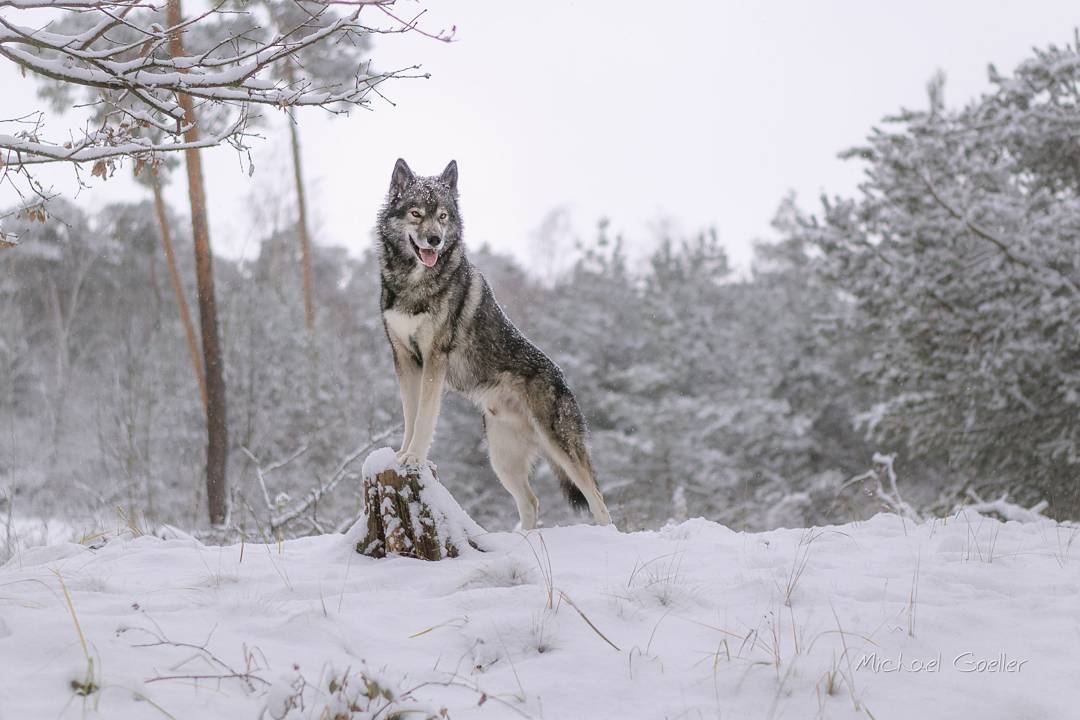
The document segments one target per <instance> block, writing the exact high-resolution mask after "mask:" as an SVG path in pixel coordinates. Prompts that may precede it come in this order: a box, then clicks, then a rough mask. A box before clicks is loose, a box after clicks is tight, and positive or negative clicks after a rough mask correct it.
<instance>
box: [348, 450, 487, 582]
mask: <svg viewBox="0 0 1080 720" xmlns="http://www.w3.org/2000/svg"><path fill="white" fill-rule="evenodd" d="M361 474H362V475H363V478H364V513H363V514H362V515H361V516H360V518H359V519H358V520H357V522H356V525H355V526H354V533H355V535H354V537H357V538H358V539H357V542H356V551H357V552H358V553H361V554H362V555H369V556H371V557H376V558H381V557H386V556H387V555H402V556H405V557H414V558H420V559H422V560H442V559H443V558H445V557H457V556H458V555H460V554H461V553H462V552H469V551H471V550H476V549H479V547H478V546H477V544H476V540H475V539H476V538H477V537H479V536H480V535H483V534H484V529H483V528H481V527H480V526H479V525H477V524H476V522H474V521H473V519H472V518H471V517H469V516H468V515H467V514H466V513H465V511H464V510H462V509H461V506H460V505H458V503H457V501H456V500H454V498H453V496H451V495H450V492H449V491H448V490H447V489H446V488H445V487H443V486H442V484H441V483H440V482H439V480H438V478H437V477H436V476H435V467H434V465H432V464H431V463H428V464H426V465H423V466H411V465H410V466H404V465H399V464H398V462H397V459H396V457H395V453H394V451H393V449H391V448H385V447H384V448H380V449H378V450H376V451H375V452H373V453H371V454H370V455H368V457H367V459H366V460H365V461H364V468H363V470H362V471H361Z"/></svg>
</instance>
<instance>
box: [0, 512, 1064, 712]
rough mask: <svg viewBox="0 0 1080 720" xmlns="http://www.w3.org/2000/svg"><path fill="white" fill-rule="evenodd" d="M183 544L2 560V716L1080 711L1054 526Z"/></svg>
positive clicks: (181, 539) (126, 538) (121, 539)
mask: <svg viewBox="0 0 1080 720" xmlns="http://www.w3.org/2000/svg"><path fill="white" fill-rule="evenodd" d="M166 535H167V537H168V539H160V538H157V537H151V536H140V537H132V536H131V534H130V533H126V534H117V535H114V536H113V537H112V538H111V539H110V540H109V542H107V543H106V544H105V545H104V546H103V547H100V548H99V549H97V550H91V549H89V548H87V547H84V546H81V545H77V544H71V543H68V544H54V545H51V546H45V547H37V548H30V549H26V550H23V551H22V552H20V553H19V554H18V555H17V556H16V557H15V558H13V559H12V560H11V561H10V562H9V563H8V564H7V565H5V566H4V567H3V568H2V569H0V668H2V671H0V720H12V719H16V718H17V719H22V718H54V717H102V718H110V719H116V720H125V719H128V718H162V717H175V718H178V719H186V718H226V717H227V718H257V717H266V718H269V717H273V718H281V717H288V718H321V717H343V718H348V719H353V720H369V719H370V720H374V719H375V718H387V717H393V714H392V711H393V710H395V709H400V710H405V709H412V710H416V709H420V710H426V712H427V713H428V714H431V715H435V716H438V713H439V712H440V711H441V710H443V709H446V711H447V713H448V714H449V716H450V717H453V718H513V717H530V718H552V719H554V718H559V719H562V718H670V719H674V718H716V717H722V718H813V717H824V718H856V717H863V718H871V717H872V718H875V719H876V720H888V719H889V718H913V717H917V718H976V717H977V718H980V719H990V720H992V719H996V718H1001V719H1002V720H1005V719H1009V720H1013V719H1017V718H1031V719H1038V718H1046V719H1055V720H1056V719H1062V720H1064V719H1065V718H1071V717H1075V708H1076V707H1078V706H1080V684H1078V683H1076V671H1077V665H1078V660H1080V652H1078V651H1077V650H1076V647H1077V641H1078V640H1080V600H1078V596H1080V550H1078V549H1077V548H1076V545H1077V544H1080V543H1076V542H1074V541H1075V540H1076V538H1077V529H1076V528H1073V527H1068V526H1063V525H1058V524H1054V523H1051V522H1045V521H1044V522H1038V523H1024V524H1021V523H1017V522H1008V523H1001V522H998V521H996V520H992V519H989V518H984V517H982V516H979V515H976V514H974V513H963V514H961V515H959V516H954V517H950V518H948V519H944V520H941V519H939V520H935V521H931V522H928V523H926V524H923V525H919V526H914V525H912V524H911V523H905V522H903V521H902V520H901V519H900V518H898V517H897V516H894V515H878V516H876V517H874V518H872V519H871V520H869V521H866V522H860V523H851V524H847V525H842V526H832V527H826V528H815V529H811V530H785V529H781V530H775V531H771V532H765V533H753V534H751V533H737V532H733V531H731V530H728V529H726V528H724V527H722V526H720V525H717V524H715V523H712V522H708V521H705V520H700V519H698V520H690V521H687V522H684V523H682V524H679V525H671V526H668V527H666V528H664V529H662V530H660V531H655V532H638V533H631V534H624V533H620V532H618V531H616V530H615V529H614V528H610V527H607V528H605V527H594V526H585V525H581V526H573V527H553V528H546V529H543V530H541V531H538V532H532V533H529V534H527V535H521V534H512V533H493V534H489V535H486V536H484V538H483V541H482V547H483V548H484V549H485V550H486V552H470V553H467V554H465V555H464V556H463V557H460V558H456V559H451V560H444V561H441V562H437V563H426V562H423V561H418V560H411V559H406V558H390V559H384V560H373V559H370V558H366V557H362V556H360V555H357V554H356V553H355V552H353V550H352V547H351V545H350V542H351V538H350V537H349V536H342V535H326V536H322V537H311V538H303V539H298V540H290V541H286V542H284V543H282V544H281V545H279V546H275V545H246V546H240V545H235V546H230V547H208V546H204V545H202V544H200V543H199V542H198V541H196V540H194V539H193V538H190V537H187V536H184V535H183V534H182V533H178V532H176V531H171V532H169V533H167V534H166ZM69 597H70V602H69V600H68V598H69ZM74 618H77V622H78V629H77V628H76V623H75V620H74ZM80 635H81V637H82V638H83V639H84V640H85V648H86V650H85V652H84V649H83V640H81V639H80ZM88 657H89V658H90V660H91V661H92V664H91V663H88V660H87V658H88ZM935 660H937V661H938V662H937V663H936V664H935V662H934V661H935ZM80 693H84V694H80ZM365 695H371V696H373V699H369V698H367V697H365ZM423 716H424V714H406V715H403V716H402V717H423Z"/></svg>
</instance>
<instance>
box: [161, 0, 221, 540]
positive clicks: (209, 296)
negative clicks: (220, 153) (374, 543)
mask: <svg viewBox="0 0 1080 720" xmlns="http://www.w3.org/2000/svg"><path fill="white" fill-rule="evenodd" d="M182 17H183V15H182V12H181V8H180V0H168V8H167V18H166V21H167V22H168V24H169V26H170V27H172V28H175V27H176V26H178V25H179V24H180V23H181V21H182V20H181V18H182ZM169 53H170V54H171V55H172V56H173V57H174V58H179V57H183V56H184V54H185V53H184V43H183V39H182V38H181V33H180V31H176V32H173V33H172V35H171V36H170V38H169ZM177 102H178V103H179V104H180V107H181V108H182V109H183V111H184V115H185V116H186V122H187V123H189V124H190V127H189V128H188V129H187V130H186V131H185V132H184V140H185V141H186V142H189V143H194V142H197V141H198V139H199V130H198V126H197V124H196V121H197V118H196V115H195V107H194V103H193V102H192V99H191V96H190V95H187V94H184V93H178V94H177ZM184 161H185V164H186V166H187V178H188V199H189V201H190V203H191V236H192V239H193V240H194V246H195V284H196V294H197V297H198V302H199V321H200V325H201V329H202V349H203V368H204V370H205V372H206V434H207V443H206V504H207V508H208V510H209V514H210V522H211V524H213V525H221V524H223V523H225V521H226V516H227V514H228V484H227V483H228V477H227V475H226V469H227V463H228V450H229V436H228V425H227V422H226V415H225V374H224V363H223V360H222V352H221V340H220V338H219V336H218V320H217V300H216V298H215V296H214V267H213V254H212V252H211V250H210V226H209V222H208V220H207V217H206V191H205V189H204V186H203V173H202V157H201V156H200V155H199V151H198V150H197V149H188V150H185V151H184Z"/></svg>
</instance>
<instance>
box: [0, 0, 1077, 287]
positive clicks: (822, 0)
mask: <svg viewBox="0 0 1080 720" xmlns="http://www.w3.org/2000/svg"><path fill="white" fill-rule="evenodd" d="M417 7H419V6H417V5H414V4H413V3H410V2H399V4H398V11H399V12H401V13H408V12H410V11H411V10H413V9H414V8H417ZM429 7H430V8H431V10H430V12H429V15H428V24H427V26H428V27H429V28H431V29H438V28H439V27H443V26H447V27H448V26H449V25H451V24H456V25H457V28H458V31H457V36H456V41H455V42H454V43H451V44H443V43H439V42H435V41H432V40H428V39H425V38H423V37H420V36H416V35H414V36H411V37H410V36H391V37H385V38H382V39H380V40H379V41H378V42H377V44H376V46H375V50H374V53H373V58H374V60H375V63H376V64H377V65H379V66H381V67H383V68H390V67H395V66H400V65H407V64H412V63H421V64H422V65H423V67H424V69H425V70H426V71H428V72H430V73H431V79H430V80H414V81H402V82H400V83H398V84H397V85H394V86H392V87H391V86H384V89H386V92H387V93H388V94H389V96H390V97H391V99H392V100H393V101H394V102H395V103H396V106H391V105H389V104H387V103H382V102H377V103H376V104H375V105H374V111H373V112H364V111H357V112H354V113H353V114H352V115H351V116H350V117H343V118H328V117H326V116H325V115H324V114H321V113H320V111H318V110H305V111H303V112H302V113H301V115H300V119H301V125H300V130H301V135H302V141H303V145H304V161H305V163H306V168H305V171H306V176H307V180H308V184H309V195H310V198H311V205H312V215H313V218H314V222H313V224H314V225H315V226H316V227H315V230H316V238H317V241H318V242H320V243H326V244H340V245H345V246H347V247H349V248H350V249H352V250H354V251H360V250H361V249H362V248H364V247H366V246H367V245H368V244H369V243H370V242H371V240H370V237H371V236H370V229H371V226H372V224H373V221H374V217H375V213H376V211H377V209H378V206H379V204H380V203H381V201H382V197H383V195H384V193H385V190H386V186H387V184H388V181H389V177H390V171H391V168H392V167H393V163H394V160H395V158H397V157H399V156H401V157H404V158H406V159H407V160H408V161H409V163H410V164H411V165H412V167H413V168H414V170H416V171H417V172H419V173H422V174H434V173H437V172H439V171H441V170H442V168H443V167H444V165H445V164H446V162H447V161H449V160H450V159H451V158H456V159H457V161H458V163H459V165H460V171H461V181H460V188H461V193H462V205H463V212H464V216H465V220H466V228H467V229H466V239H467V242H469V243H471V244H474V245H479V244H480V243H484V242H486V243H490V244H491V245H492V246H493V247H495V248H496V249H501V250H505V251H509V252H512V253H514V254H515V255H517V256H518V257H519V258H521V259H522V260H523V261H525V262H527V263H529V264H531V265H532V266H533V267H534V268H535V269H538V270H541V271H544V270H547V269H549V268H550V266H551V263H552V256H553V254H555V253H559V254H563V253H565V251H566V248H565V247H555V248H553V247H550V246H548V245H547V244H546V242H545V241H543V240H542V239H541V238H540V237H538V235H537V233H536V229H537V228H538V226H539V225H540V224H541V223H542V222H543V220H544V218H545V217H546V216H547V215H548V214H549V213H550V212H551V211H552V210H553V209H555V208H559V207H564V208H566V209H567V211H568V213H569V217H570V218H571V222H572V226H573V228H574V231H575V232H576V233H577V234H578V235H579V236H581V237H583V238H585V239H588V238H591V237H593V234H594V231H593V227H594V225H595V222H596V220H597V218H599V217H601V216H607V217H609V218H610V219H611V221H612V224H613V227H614V228H615V229H616V230H618V231H621V232H622V233H623V234H624V235H625V236H626V238H627V240H628V243H629V244H630V245H631V246H632V247H633V248H637V249H638V250H639V251H643V250H644V249H647V247H648V246H649V244H650V243H652V242H654V240H655V237H656V234H657V229H658V228H660V227H663V226H667V227H670V228H672V229H674V230H676V231H683V232H694V231H697V230H699V229H702V228H705V227H709V226H713V227H715V228H716V229H717V231H718V232H719V234H720V237H721V239H722V240H723V242H724V243H725V244H726V246H727V247H728V248H729V249H730V252H731V254H732V256H733V258H734V259H735V261H736V263H737V264H739V265H741V266H743V267H746V266H747V265H748V263H749V258H750V244H751V242H752V240H753V239H754V238H760V237H768V236H769V221H770V219H771V217H772V215H773V212H774V210H775V209H776V207H777V204H778V202H779V201H780V199H781V198H782V197H783V195H784V194H785V193H786V192H788V191H789V190H794V191H795V192H796V193H797V194H798V196H799V198H800V200H801V203H802V204H803V205H804V206H810V205H811V204H813V203H814V202H815V201H816V198H817V196H818V195H819V194H820V193H821V192H822V191H827V192H829V193H848V192H851V191H852V190H853V189H854V187H855V185H856V183H857V182H858V179H859V172H860V170H859V167H858V166H857V165H855V164H853V163H849V162H842V161H840V160H838V159H837V158H836V154H837V152H838V151H840V150H841V149H843V148H845V147H848V146H850V145H853V144H857V143H858V142H859V141H860V140H861V139H862V138H863V137H864V136H865V135H866V133H867V131H868V130H869V128H870V127H871V126H872V125H873V124H875V123H877V122H878V121H879V120H880V118H881V117H882V116H883V115H886V114H888V113H891V112H894V111H895V110H896V109H897V108H899V107H901V106H908V107H913V106H923V105H925V103H926V100H925V85H926V81H927V80H928V79H929V78H930V76H931V75H932V74H933V72H934V71H935V70H936V69H937V68H941V69H943V70H944V71H945V73H946V75H947V77H948V81H947V85H946V99H947V102H948V103H949V104H959V103H962V102H963V101H965V100H967V99H968V98H970V97H973V96H975V95H977V94H979V93H980V92H983V91H984V90H986V89H987V88H988V83H987V80H986V66H987V63H989V62H994V63H995V64H997V66H998V67H999V68H1000V69H1002V70H1011V69H1012V68H1013V67H1014V66H1015V65H1016V64H1017V63H1018V62H1019V61H1021V60H1022V59H1023V58H1024V57H1026V56H1027V55H1028V54H1029V52H1030V48H1031V47H1032V46H1041V45H1045V44H1047V43H1050V42H1056V43H1059V44H1062V43H1065V42H1068V41H1070V40H1071V39H1072V36H1073V28H1074V26H1076V25H1077V24H1078V21H1080V9H1078V6H1077V5H1076V4H1075V3H1074V2H1066V1H1064V0H1059V1H1055V2H1047V1H1042V2H1039V1H1034V0H1025V1H1024V2H995V1H992V0H978V1H971V0H963V1H961V0H951V1H950V2H940V0H937V1H935V2H929V1H921V0H920V1H912V0H909V1H908V2H904V3H882V2H865V1H857V0H850V1H849V0H845V1H840V0H833V1H829V0H817V1H816V2H805V1H802V2H798V1H790V0H789V1H787V2H771V3H748V2H709V1H702V2H678V1H673V2H667V3H652V2H649V3H646V2H629V1H627V0H623V1H622V2H619V1H616V0H611V1H606V0H605V1H600V0H595V1H591V2H491V1H487V2H481V1H479V0H457V1H449V0H448V1H445V2H431V3H429ZM365 12H366V11H365ZM0 88H3V93H2V95H0V117H12V116H13V115H15V114H17V113H18V112H20V111H24V110H27V109H32V108H34V107H36V106H38V105H39V104H40V103H38V102H37V101H36V100H35V96H34V90H33V86H32V83H31V81H30V80H29V79H22V78H20V77H19V75H18V74H17V73H16V72H15V71H14V70H12V68H11V66H10V65H9V64H8V63H6V62H3V61H0ZM57 120H58V119H54V122H53V125H52V126H51V129H53V130H59V129H62V128H63V124H62V123H59V122H57ZM265 132H266V136H267V137H266V140H264V141H260V142H258V143H257V144H256V145H255V151H254V159H255V166H256V170H255V175H254V177H252V178H248V177H247V176H246V174H245V173H243V172H242V171H241V168H240V164H239V162H238V161H237V158H236V155H235V153H234V152H232V151H231V150H227V149H219V150H215V151H210V152H208V153H207V169H208V176H207V185H208V187H207V190H208V193H209V196H210V199H211V202H210V222H211V230H212V237H213V243H214V245H215V248H216V249H217V250H218V251H219V252H223V253H225V254H228V255H232V256H237V255H247V256H250V255H252V254H253V253H254V252H255V243H256V240H257V238H258V237H259V236H260V235H261V234H262V233H263V232H264V231H265V229H266V226H267V225H268V224H271V223H272V222H273V217H274V215H275V209H278V208H280V207H282V202H281V197H282V195H283V194H285V195H286V197H288V196H289V194H290V193H291V188H290V186H289V184H288V176H287V173H288V172H289V164H288V157H287V152H286V150H287V145H286V136H285V133H284V131H283V129H282V127H281V126H280V125H279V126H276V127H272V128H268V129H267V130H266V131H265ZM124 174H125V176H126V172H125V173H124ZM55 177H56V181H55V182H56V187H57V189H59V190H62V191H70V190H71V185H70V182H69V181H67V174H58V175H55ZM144 192H145V191H143V190H140V189H138V188H136V187H135V186H134V185H132V184H131V183H130V182H128V181H127V180H126V179H113V180H110V181H109V182H108V183H104V184H101V183H99V184H97V185H95V186H94V187H93V189H91V190H88V191H87V190H84V191H83V192H82V193H81V194H80V196H79V200H80V202H84V203H87V204H96V203H101V202H105V201H107V200H115V199H132V198H136V197H141V193H144ZM185 193H186V189H185V187H184V185H183V176H182V174H177V176H176V181H175V182H174V183H173V186H172V187H170V189H169V196H168V197H169V199H170V200H171V202H173V203H174V204H175V205H176V206H177V207H178V208H182V207H183V202H184V200H185V197H186V195H185ZM0 201H3V202H4V203H5V204H6V203H9V202H10V201H11V197H10V195H0ZM279 221H280V220H279ZM556 259H557V258H556Z"/></svg>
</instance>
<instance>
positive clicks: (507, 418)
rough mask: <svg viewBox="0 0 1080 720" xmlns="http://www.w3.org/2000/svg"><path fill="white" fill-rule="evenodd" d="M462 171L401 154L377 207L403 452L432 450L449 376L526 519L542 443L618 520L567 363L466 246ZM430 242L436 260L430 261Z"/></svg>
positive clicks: (572, 491) (572, 483) (404, 455)
mask: <svg viewBox="0 0 1080 720" xmlns="http://www.w3.org/2000/svg"><path fill="white" fill-rule="evenodd" d="M457 176H458V171H457V163H456V162H454V161H451V162H450V164H449V165H447V166H446V169H445V170H444V171H443V172H442V174H441V175H438V176H435V177H418V176H416V175H414V174H413V172H412V170H411V169H409V166H408V165H407V164H406V163H405V161H404V160H398V161H397V164H396V165H395V166H394V172H393V175H392V177H391V183H390V192H389V195H388V196H387V200H386V203H385V205H383V207H382V210H381V211H380V212H379V224H378V244H379V259H380V278H381V281H382V298H381V306H382V317H383V326H384V328H385V329H386V336H387V338H388V339H389V340H390V346H391V348H392V349H393V353H394V367H395V369H396V370H397V375H398V382H399V385H400V388H401V404H402V408H403V411H404V415H405V439H404V442H403V443H402V446H401V450H400V451H399V452H398V461H399V462H402V463H405V464H418V463H423V462H426V461H427V454H428V450H429V449H430V447H431V440H432V437H433V435H434V432H435V423H436V420H437V419H438V415H439V407H440V404H441V399H442V391H443V385H444V383H445V384H448V385H449V386H450V387H451V388H452V389H453V390H455V391H457V392H459V393H461V394H462V395H464V396H465V397H466V398H468V399H469V400H471V401H472V402H473V403H475V404H476V405H477V407H479V408H480V410H481V412H482V413H483V417H484V426H485V428H486V431H487V439H488V453H489V455H490V458H491V466H492V467H493V468H494V470H495V474H496V475H497V476H498V478H499V481H500V482H501V483H502V484H503V486H504V487H505V488H506V489H507V490H509V491H510V494H511V495H513V497H514V501H515V502H516V503H517V508H518V515H519V516H520V520H521V524H520V526H521V528H522V529H526V530H527V529H531V528H533V527H536V522H537V511H538V509H539V508H538V502H537V499H536V495H535V494H534V493H533V491H532V488H530V487H529V473H530V472H531V470H532V467H533V464H534V463H535V461H536V459H537V458H538V457H539V456H540V455H544V456H546V457H547V458H548V460H549V461H550V462H551V465H552V468H553V469H554V470H555V472H556V475H557V476H558V477H559V478H560V481H561V483H562V484H563V487H564V490H566V491H567V496H568V497H569V498H570V500H571V503H573V504H575V505H578V506H586V505H587V506H588V508H589V509H590V510H591V512H592V515H593V517H594V518H595V520H596V522H598V523H602V524H607V523H610V522H611V519H610V517H609V515H608V511H607V507H606V506H605V505H604V499H603V497H602V496H601V494H600V489H599V488H598V487H597V484H596V477H595V474H594V472H593V467H592V461H591V460H590V458H589V452H588V449H587V448H586V446H585V419H584V418H583V417H582V415H581V411H580V410H579V409H578V405H577V401H575V400H574V395H573V394H572V393H571V392H570V388H569V387H567V384H566V381H565V380H564V379H563V375H562V372H561V371H560V370H559V368H558V366H557V365H555V363H553V362H552V361H551V360H550V359H549V358H548V357H547V355H545V354H544V353H543V352H541V351H540V350H539V348H537V347H536V346H535V345H533V344H532V343H531V342H529V341H528V340H527V339H526V338H525V336H524V335H522V334H521V332H519V331H518V329H517V328H516V327H514V325H513V323H511V322H510V320H509V319H508V318H507V317H506V315H505V314H504V313H503V311H502V308H500V307H499V304H498V303H497V302H496V301H495V296H494V295H493V294H492V292H491V288H490V287H489V286H488V284H487V281H486V280H485V279H484V276H483V275H481V274H480V272H479V271H478V270H477V269H476V268H474V267H473V266H472V265H471V264H470V263H469V260H468V258H466V257H465V248H464V245H463V244H462V220H461V213H460V211H459V209H458V192H457ZM432 251H436V252H437V253H438V255H437V260H436V261H435V262H434V264H433V265H432V266H431V267H428V266H427V265H428V264H431V263H430V261H431V258H432V254H431V253H432ZM421 253H423V254H424V257H425V258H426V259H427V261H428V262H426V263H422V262H421V260H420V257H421Z"/></svg>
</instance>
